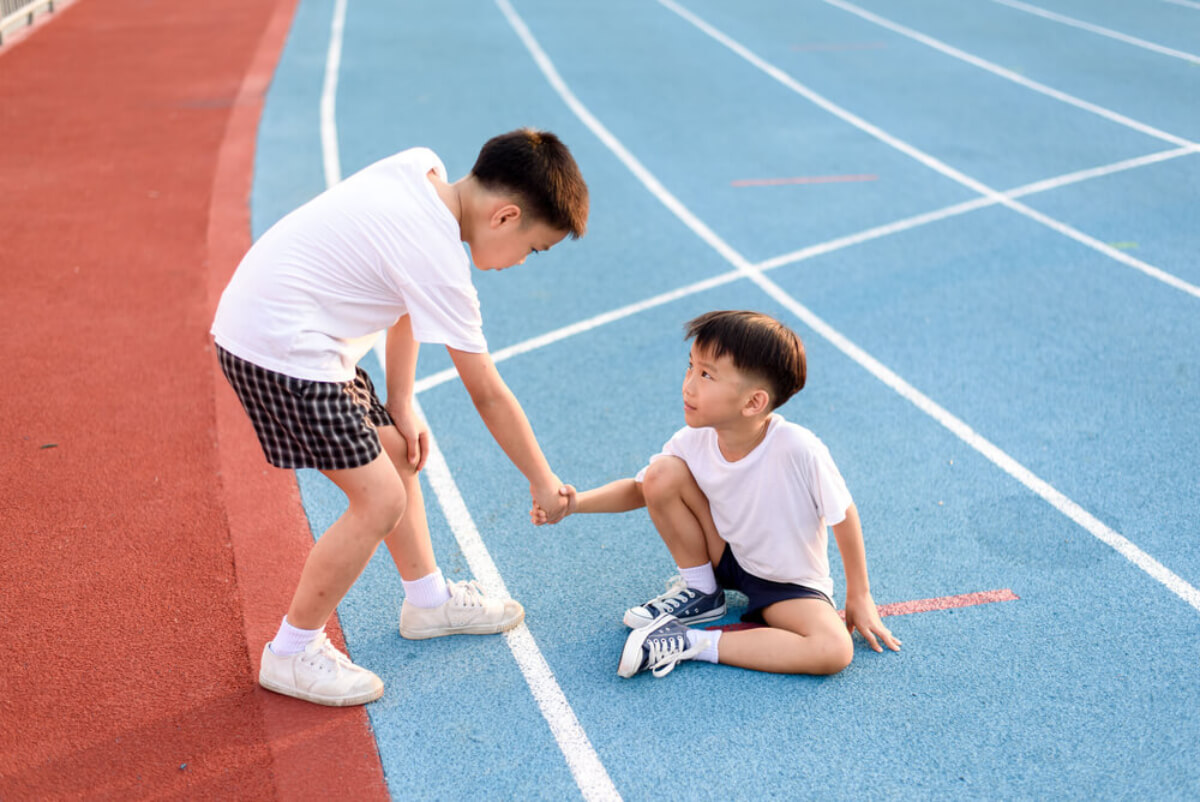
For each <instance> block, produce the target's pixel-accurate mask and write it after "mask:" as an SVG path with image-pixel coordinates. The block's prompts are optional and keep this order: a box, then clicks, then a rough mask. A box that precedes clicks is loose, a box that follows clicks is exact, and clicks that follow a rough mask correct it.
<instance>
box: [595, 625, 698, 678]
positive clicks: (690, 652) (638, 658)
mask: <svg viewBox="0 0 1200 802" xmlns="http://www.w3.org/2000/svg"><path fill="white" fill-rule="evenodd" d="M687 633H688V628H687V627H685V626H684V625H683V624H681V623H679V621H678V620H676V618H675V616H673V615H670V614H669V613H663V614H662V615H660V616H659V617H658V618H656V619H654V620H653V621H651V622H650V623H649V624H647V625H646V626H644V627H639V628H638V629H635V630H634V631H633V632H630V633H629V637H628V638H626V639H625V648H624V649H623V650H622V651H621V662H620V663H619V664H618V665H617V675H618V676H622V677H632V676H633V675H634V674H636V673H638V672H639V671H649V672H650V673H652V674H653V675H654V676H656V677H665V676H666V675H667V674H670V673H671V671H672V670H674V668H675V666H676V665H677V664H678V663H679V661H680V660H691V659H692V658H693V657H695V656H696V655H698V654H700V652H702V651H704V650H705V649H706V648H708V646H709V644H710V641H708V640H703V639H702V640H700V641H699V642H698V643H697V644H696V645H695V646H692V647H689V646H688V638H687Z"/></svg>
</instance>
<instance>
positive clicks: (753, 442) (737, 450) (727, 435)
mask: <svg viewBox="0 0 1200 802" xmlns="http://www.w3.org/2000/svg"><path fill="white" fill-rule="evenodd" d="M770 427H771V413H770V412H768V413H766V414H763V415H756V416H755V417H753V418H742V419H739V420H736V421H733V422H731V423H729V424H728V425H725V426H716V427H714V428H715V429H716V430H717V447H718V448H720V449H721V456H722V457H724V458H725V459H726V460H727V461H729V462H737V461H738V460H740V459H745V458H746V457H748V456H749V455H750V452H751V451H753V450H754V449H756V448H758V446H759V444H760V443H762V441H763V440H764V439H765V438H766V436H767V429H769V428H770Z"/></svg>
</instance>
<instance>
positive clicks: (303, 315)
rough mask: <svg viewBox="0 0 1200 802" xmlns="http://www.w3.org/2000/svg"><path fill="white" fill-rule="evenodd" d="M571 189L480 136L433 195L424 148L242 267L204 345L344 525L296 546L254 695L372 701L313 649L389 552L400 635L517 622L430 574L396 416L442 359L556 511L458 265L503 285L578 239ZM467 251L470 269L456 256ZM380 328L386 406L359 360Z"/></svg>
mask: <svg viewBox="0 0 1200 802" xmlns="http://www.w3.org/2000/svg"><path fill="white" fill-rule="evenodd" d="M587 215H588V191H587V185H586V184H585V183H584V181H583V177H582V176H581V175H580V173H579V168H578V166H577V165H576V163H575V160H574V159H573V158H572V157H571V154H570V152H569V151H568V150H567V148H566V146H565V145H563V144H562V142H560V141H559V139H558V138H557V137H555V136H554V135H553V134H550V133H547V132H539V131H532V130H527V129H522V130H517V131H512V132H510V133H507V134H501V135H500V136H497V137H493V138H492V139H490V140H488V142H487V143H485V144H484V146H483V148H482V149H481V150H480V152H479V157H478V159H477V160H476V162H475V166H474V167H472V168H471V172H470V173H469V174H468V175H467V176H465V177H464V178H461V179H459V180H458V181H455V182H454V183H450V182H449V181H448V180H447V177H446V168H445V166H444V165H443V164H442V161H441V159H439V158H438V157H437V155H436V154H434V152H433V151H431V150H428V149H426V148H413V149H411V150H406V151H403V152H401V153H398V154H396V155H394V156H390V157H388V158H386V159H383V160H381V161H379V162H376V163H375V164H373V165H371V166H369V167H366V168H365V169H363V170H361V171H360V172H358V173H356V174H355V175H353V176H351V177H350V178H348V179H346V180H345V181H343V182H342V183H340V184H338V185H336V186H334V187H332V188H330V189H329V190H328V191H326V192H324V193H322V194H321V195H319V196H317V197H316V198H314V199H313V200H311V201H309V202H308V203H307V204H305V205H304V206H301V207H300V208H299V209H297V210H295V211H293V212H292V213H291V214H289V215H287V216H286V217H284V218H283V219H282V220H280V221H279V222H278V223H276V224H275V225H274V226H273V227H272V228H271V229H270V230H269V231H267V233H266V234H264V235H263V236H262V237H261V238H260V239H259V240H258V241H257V242H256V243H255V244H254V246H253V247H252V248H251V249H250V251H249V252H248V253H247V254H246V256H245V257H244V258H243V259H242V262H241V264H240V265H239V266H238V268H237V271H236V272H235V273H234V275H233V279H232V280H231V281H230V282H229V286H228V287H227V288H226V289H225V292H224V294H223V295H222V297H221V302H220V306H219V307H218V309H217V315H216V320H215V321H214V323H213V327H212V333H213V335H214V337H215V339H216V344H217V346H218V348H217V353H218V357H219V359H220V363H221V368H222V369H223V370H224V372H225V376H226V377H227V378H228V379H229V382H230V384H232V385H233V388H234V390H235V391H236V392H237V395H238V398H239V399H240V400H241V402H242V405H243V406H244V407H245V409H246V412H247V414H249V416H250V419H251V421H252V422H253V423H254V428H255V431H256V432H257V434H258V438H259V441H260V443H261V444H262V447H263V452H264V453H265V455H266V458H267V461H268V462H270V463H271V464H272V465H275V466H277V467H280V468H316V469H318V470H320V471H321V473H323V474H324V475H325V476H326V477H328V478H329V480H330V481H332V482H333V483H334V484H335V485H337V486H338V488H340V489H341V490H342V492H344V493H345V494H346V498H347V499H348V501H349V506H348V508H347V510H346V512H345V513H344V514H343V515H342V516H341V517H340V518H338V519H337V521H335V522H334V523H333V525H332V526H330V527H329V529H327V530H326V531H325V534H323V535H322V536H321V538H320V540H318V541H317V543H316V545H315V546H313V549H312V551H311V552H310V553H309V556H308V559H307V561H306V562H305V564H304V570H303V572H302V573H301V574H300V577H299V580H298V582H297V584H296V590H295V593H294V595H293V596H292V601H291V605H290V607H289V608H288V611H287V615H286V616H285V617H284V619H283V621H282V622H281V624H280V627H279V631H278V633H277V634H276V635H275V638H274V639H273V640H272V641H271V642H270V643H268V644H267V645H266V646H265V647H264V648H263V653H262V662H261V666H260V671H259V684H261V685H262V686H263V687H265V688H268V689H269V690H272V691H275V692H277V693H282V694H286V695H288V696H294V697H297V698H299V699H305V700H307V701H310V702H316V703H317V704H323V705H357V704H363V703H365V702H369V701H371V700H373V699H377V698H379V696H380V695H381V694H382V693H383V683H382V681H381V680H380V679H379V677H378V676H376V675H375V674H374V673H372V672H371V671H368V670H367V669H365V668H362V667H360V666H357V665H355V664H354V663H352V662H350V660H349V658H347V657H346V655H344V654H342V653H341V652H340V651H338V650H337V649H336V648H334V646H333V645H332V644H331V643H330V642H329V640H328V639H327V638H326V637H325V634H324V628H325V622H326V621H327V620H328V619H329V616H330V615H332V614H333V611H334V609H335V608H336V607H337V604H338V602H340V601H341V600H342V598H343V597H344V596H345V595H346V592H347V591H348V590H349V589H350V586H351V585H353V584H354V581H355V580H356V579H357V578H358V576H359V574H360V573H361V572H362V570H363V568H365V567H366V565H367V562H368V561H369V560H370V559H371V555H372V554H374V552H375V549H376V548H377V547H378V546H379V544H380V543H381V542H386V543H387V547H388V552H389V554H390V555H391V558H392V561H393V562H394V563H395V564H396V568H397V570H398V571H399V573H400V578H401V581H402V583H403V586H404V603H403V605H402V606H401V609H400V622H399V624H400V634H401V635H402V636H403V637H405V638H413V639H422V638H433V637H438V636H442V635H455V634H471V635H482V634H489V633H495V632H502V631H504V630H508V629H511V628H513V627H515V626H517V625H518V624H520V623H521V621H522V620H523V618H524V615H525V611H524V609H523V608H522V607H521V605H520V604H518V603H517V602H515V601H513V600H512V599H495V598H488V597H486V596H484V595H483V594H482V593H481V592H480V589H479V587H478V585H477V584H476V583H474V582H447V581H446V580H445V578H444V577H443V575H442V572H441V571H440V570H439V569H438V566H437V561H436V560H435V559H434V554H433V546H432V545H431V543H430V538H429V527H428V526H427V525H426V520H425V506H424V503H423V500H422V497H421V484H420V482H419V481H418V477H417V472H418V471H420V470H421V468H422V466H423V465H424V464H425V460H426V457H427V456H428V448H429V433H428V429H427V428H426V427H425V425H424V423H423V422H422V421H421V419H420V417H419V416H418V415H417V414H416V411H415V409H414V404H413V379H414V375H415V371H416V364H417V350H418V344H419V343H421V342H425V343H440V344H442V345H444V346H446V348H447V350H448V351H449V352H450V357H451V359H452V360H453V361H454V366H455V368H456V369H457V370H458V374H459V376H460V377H461V379H462V382H463V385H464V386H465V387H466V389H467V391H468V392H469V393H470V394H471V400H472V401H473V402H474V404H475V408H476V409H477V410H478V412H479V415H480V417H481V418H483V421H484V423H486V424H487V427H488V430H489V431H490V432H491V434H492V436H493V437H494V438H495V440H496V442H497V443H499V444H500V447H501V448H502V449H503V450H504V453H505V454H506V455H507V456H508V457H509V459H510V460H512V462H513V464H514V465H516V467H517V468H518V469H519V470H520V471H521V473H522V474H524V475H525V478H526V479H528V480H529V489H530V493H531V494H532V495H533V498H534V500H535V501H536V502H537V503H539V504H541V505H545V506H546V508H547V509H548V511H549V513H550V515H549V517H550V519H551V520H557V519H558V518H560V517H561V516H562V515H563V514H565V512H566V503H567V499H566V498H564V497H563V495H561V494H560V490H561V488H562V483H561V482H560V481H559V479H558V477H557V476H555V475H554V473H553V472H552V471H551V470H550V466H549V464H547V462H546V458H545V456H544V455H543V454H542V450H541V448H540V447H539V446H538V442H537V440H536V439H535V437H534V434H533V429H532V428H530V425H529V421H528V420H527V419H526V418H525V413H524V412H523V411H522V410H521V405H520V404H518V403H517V399H516V398H515V397H514V396H513V394H512V392H511V391H510V390H509V389H508V386H507V385H505V383H504V381H503V379H501V378H500V374H499V373H498V372H497V371H496V366H495V365H494V364H493V362H492V358H491V356H489V354H488V349H487V342H486V341H485V340H484V337H483V327H482V319H481V317H480V311H479V299H478V296H477V295H476V292H475V287H474V285H473V284H472V282H471V262H472V261H474V263H475V266H476V267H478V268H480V269H481V270H502V269H504V268H506V267H510V266H512V265H519V264H522V263H523V262H524V261H525V258H526V257H527V256H529V254H530V253H536V252H539V251H546V250H549V249H550V247H552V246H553V245H556V244H557V243H559V242H560V241H562V240H563V239H564V238H565V237H567V236H568V235H570V236H572V237H578V236H581V235H582V234H583V233H584V230H585V228H586V226H587ZM464 242H465V243H466V244H467V245H468V246H469V247H470V249H471V253H470V259H468V257H467V253H466V251H465V250H464V249H463V243H464ZM383 330H386V331H387V369H386V374H387V404H386V406H385V405H384V404H382V403H381V402H380V400H379V398H378V397H377V396H376V394H375V388H374V387H373V386H372V384H371V380H370V378H368V376H367V374H366V372H365V371H364V370H363V369H362V368H360V367H358V361H359V360H360V359H361V358H362V357H363V356H364V355H365V354H366V353H367V351H368V350H369V349H370V348H371V346H372V344H373V343H374V342H375V340H376V337H377V335H378V334H379V333H380V332H381V331H383Z"/></svg>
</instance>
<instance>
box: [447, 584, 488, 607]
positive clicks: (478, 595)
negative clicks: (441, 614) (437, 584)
mask: <svg viewBox="0 0 1200 802" xmlns="http://www.w3.org/2000/svg"><path fill="white" fill-rule="evenodd" d="M449 587H450V597H451V598H452V599H453V600H454V604H455V606H457V607H483V602H484V599H483V595H484V594H483V588H481V587H479V583H478V582H477V581H475V580H474V579H467V580H463V581H461V582H451V583H449Z"/></svg>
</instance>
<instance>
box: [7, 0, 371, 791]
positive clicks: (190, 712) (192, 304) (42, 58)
mask: <svg viewBox="0 0 1200 802" xmlns="http://www.w3.org/2000/svg"><path fill="white" fill-rule="evenodd" d="M295 3H296V0H208V1H207V2H204V3H181V2H178V0H77V1H76V2H74V3H72V4H71V5H70V6H68V7H67V8H66V9H65V10H64V11H62V12H59V13H58V14H57V15H56V18H55V19H54V20H53V21H52V22H51V23H49V24H46V25H44V26H42V27H40V28H38V29H37V30H36V31H35V32H34V33H33V35H30V36H28V37H25V38H24V39H22V40H21V41H19V42H18V43H17V45H16V46H7V47H5V48H3V49H0V137H2V138H0V141H2V142H3V147H0V176H2V180H0V248H2V250H0V254H2V255H0V270H2V274H0V275H2V278H3V282H2V284H0V287H2V289H0V298H2V299H3V306H2V307H0V308H2V310H3V320H4V336H3V338H2V339H0V364H2V365H3V380H2V381H0V436H2V437H3V457H2V459H0V525H2V530H0V532H2V535H0V623H2V624H3V634H4V636H5V639H6V643H7V646H8V650H7V653H6V655H5V659H4V667H3V669H0V799H4V800H9V799H13V800H16V799H73V798H87V799H131V798H145V797H155V798H160V797H163V798H165V797H172V798H188V799H255V800H261V799H297V798H309V797H313V798H316V797H330V798H347V799H356V800H357V799H385V798H387V789H386V786H385V785H384V781H383V775H382V770H381V768H380V765H379V759H378V754H377V752H376V747H375V742H374V739H373V737H372V734H371V732H370V728H369V724H368V721H367V717H366V714H365V711H364V710H363V709H362V708H355V709H349V710H342V709H330V708H320V707H317V706H314V705H308V704H305V703H303V702H298V701H295V700H292V699H287V698H285V697H280V696H276V695H274V694H271V693H268V692H266V691H263V690H261V689H259V688H258V687H257V685H256V684H255V682H254V675H255V672H256V671H257V663H258V656H259V653H260V652H261V649H262V644H263V643H264V642H265V641H266V639H268V638H269V637H270V636H271V634H272V633H273V632H274V628H275V627H276V626H277V624H278V621H279V617H280V616H281V615H282V613H283V611H284V610H285V609H286V606H287V600H288V598H289V596H290V593H291V590H292V587H293V584H294V582H295V579H296V577H297V576H298V575H299V570H300V566H301V565H302V563H303V559H304V556H305V555H306V554H307V551H308V549H309V548H310V547H311V545H312V538H311V535H310V534H309V530H308V526H307V523H306V521H305V518H304V513H303V510H302V508H301V506H300V499H299V493H298V491H297V488H296V484H295V479H294V476H293V474H291V473H290V472H285V471H277V470H275V469H273V468H269V467H268V466H267V464H266V462H265V461H264V460H263V457H262V454H261V452H260V451H259V449H258V446H257V443H256V442H255V441H254V439H253V433H252V432H251V431H250V429H249V423H248V422H247V421H246V419H245V415H244V414H243V413H241V411H240V409H239V408H238V407H237V401H236V399H235V398H234V397H233V395H232V392H231V391H230V390H229V388H228V387H227V386H226V385H225V383H224V380H223V379H221V377H220V374H219V369H218V368H217V366H216V360H215V357H214V355H213V353H212V346H211V343H210V340H209V336H208V326H209V322H210V320H211V316H212V312H213V309H214V307H215V302H216V298H217V297H218V295H219V293H220V290H221V288H222V287H223V286H224V284H225V282H226V280H227V279H228V276H229V275H230V274H231V272H232V270H233V268H234V266H235V265H236V263H237V260H238V259H239V258H240V256H241V254H242V253H243V252H244V251H245V249H246V248H247V247H248V246H249V243H250V235H249V220H248V209H247V199H248V196H249V188H250V179H251V170H252V166H253V147H254V136H255V132H256V128H257V124H258V117H259V112H260V109H261V104H262V97H263V93H264V92H265V90H266V86H267V84H268V82H269V79H270V75H271V72H272V70H273V69H274V66H275V63H276V61H277V59H278V55H279V52H280V50H281V49H282V46H283V42H284V39H285V37H286V33H287V28H288V25H289V23H290V20H291V16H292V13H293V11H294V8H295ZM331 630H332V632H331V634H332V635H333V637H334V638H335V640H340V634H339V633H338V632H337V628H336V623H334V624H333V625H332V626H331Z"/></svg>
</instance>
